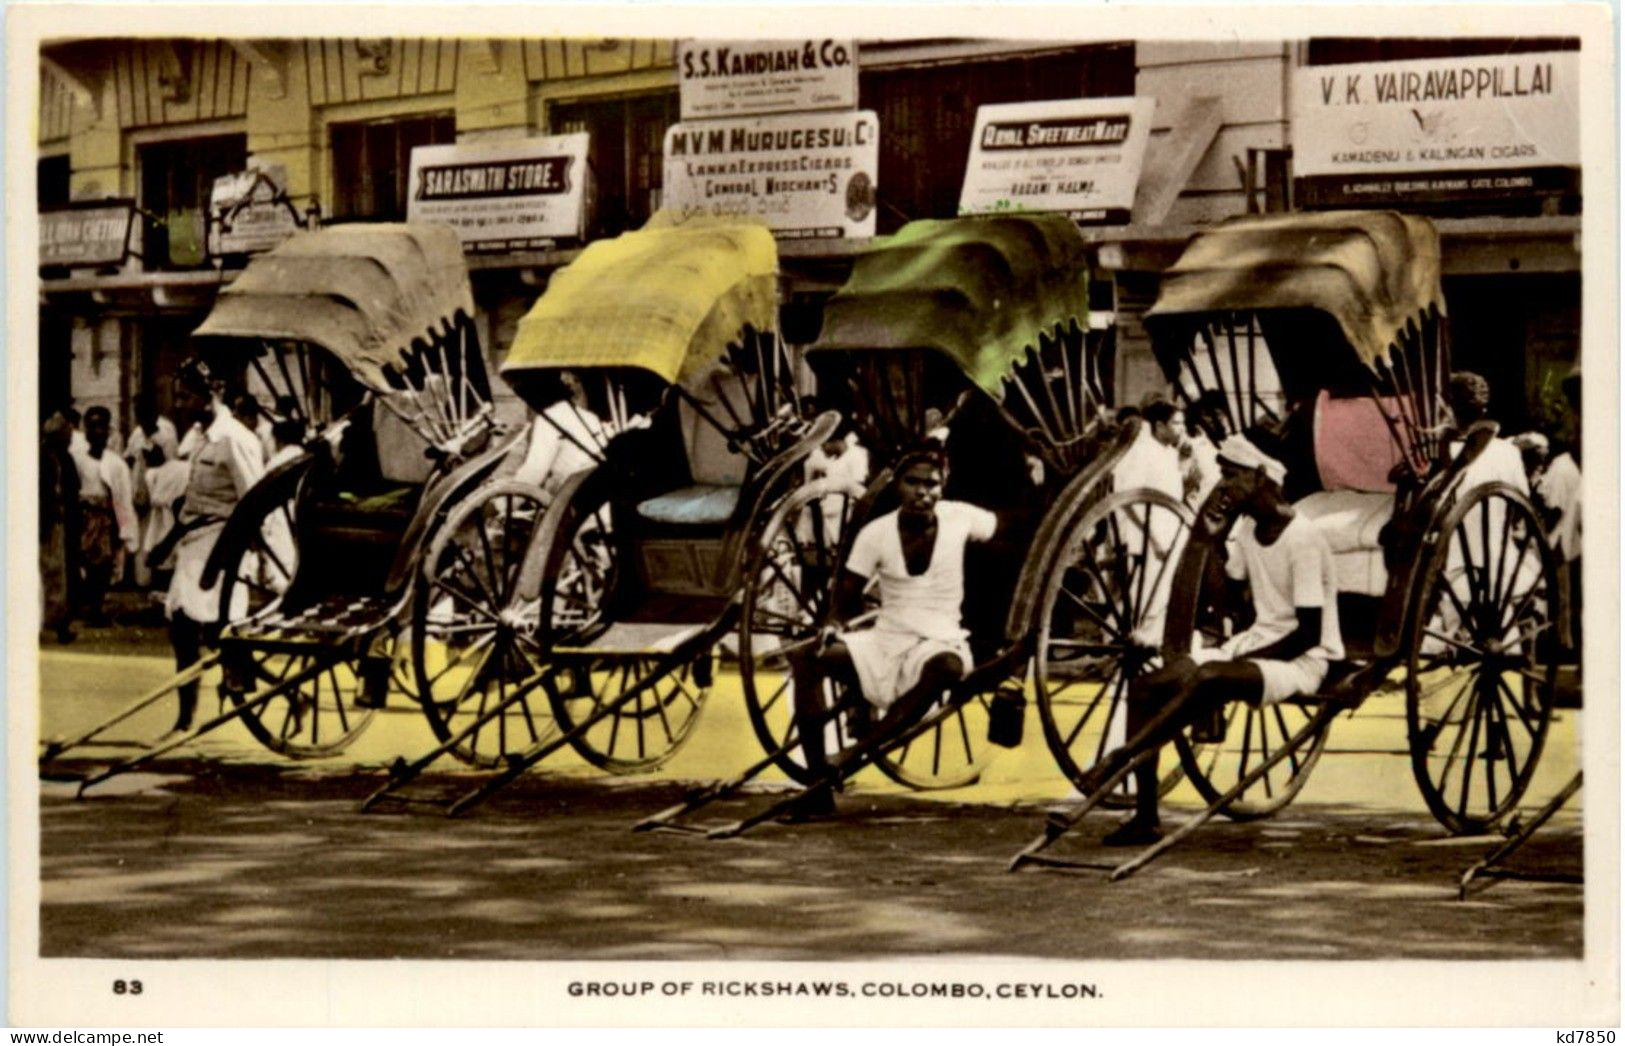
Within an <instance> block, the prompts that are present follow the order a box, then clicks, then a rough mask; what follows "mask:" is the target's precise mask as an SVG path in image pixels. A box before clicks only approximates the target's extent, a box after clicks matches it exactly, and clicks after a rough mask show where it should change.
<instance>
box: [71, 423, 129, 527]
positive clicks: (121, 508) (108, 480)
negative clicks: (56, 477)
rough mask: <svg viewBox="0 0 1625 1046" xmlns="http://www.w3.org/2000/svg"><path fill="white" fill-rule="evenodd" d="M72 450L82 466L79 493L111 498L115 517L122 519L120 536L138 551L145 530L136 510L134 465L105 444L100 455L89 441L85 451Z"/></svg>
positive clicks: (84, 496)
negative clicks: (130, 464)
mask: <svg viewBox="0 0 1625 1046" xmlns="http://www.w3.org/2000/svg"><path fill="white" fill-rule="evenodd" d="M70 453H72V456H73V463H74V465H75V467H77V468H78V470H79V496H80V497H81V498H106V499H107V502H108V505H109V506H111V507H112V509H113V519H114V520H115V521H116V522H117V523H118V536H119V540H120V541H121V542H123V543H124V547H125V548H127V549H129V550H130V551H131V552H134V551H135V550H136V548H137V546H138V545H139V544H140V541H141V534H140V525H139V521H138V519H137V517H136V514H135V498H134V496H133V495H134V490H135V487H134V484H133V482H132V480H131V477H130V466H129V465H127V464H125V462H124V459H123V458H121V457H119V456H118V455H117V454H115V453H114V452H113V449H112V448H111V447H107V448H104V449H103V450H102V456H101V457H100V458H93V457H91V456H90V450H89V445H88V444H87V445H86V449H85V450H84V451H83V452H79V451H73V452H70Z"/></svg>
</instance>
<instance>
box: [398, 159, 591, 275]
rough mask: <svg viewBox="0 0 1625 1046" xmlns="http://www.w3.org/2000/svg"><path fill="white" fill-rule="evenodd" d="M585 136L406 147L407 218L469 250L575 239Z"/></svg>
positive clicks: (578, 232)
mask: <svg viewBox="0 0 1625 1046" xmlns="http://www.w3.org/2000/svg"><path fill="white" fill-rule="evenodd" d="M587 139H588V136H587V135H586V134H585V133H581V134H561V135H554V136H551V137H538V138H521V139H515V140H504V141H495V142H489V143H476V144H469V145H420V146H418V147H417V148H416V149H413V150H412V170H411V192H410V195H409V196H408V199H407V204H406V218H407V221H413V222H440V223H441V224H443V225H449V226H451V227H452V228H454V229H456V230H457V235H458V237H459V238H460V239H461V240H462V241H463V246H464V247H465V248H468V249H474V250H513V249H520V248H525V247H540V246H547V245H550V244H552V243H554V242H556V241H557V240H561V239H574V238H577V237H579V236H580V235H581V222H582V206H583V202H584V201H585V199H586V192H585V188H586V181H587Z"/></svg>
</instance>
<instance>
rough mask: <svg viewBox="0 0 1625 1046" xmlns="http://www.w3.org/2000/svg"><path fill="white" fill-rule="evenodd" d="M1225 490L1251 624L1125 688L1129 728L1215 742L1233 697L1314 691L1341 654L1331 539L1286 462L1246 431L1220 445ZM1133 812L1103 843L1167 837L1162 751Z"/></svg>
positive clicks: (1141, 772) (1110, 762) (1118, 757)
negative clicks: (1291, 491) (1161, 805)
mask: <svg viewBox="0 0 1625 1046" xmlns="http://www.w3.org/2000/svg"><path fill="white" fill-rule="evenodd" d="M1219 465H1220V467H1221V468H1222V469H1223V471H1224V479H1223V480H1221V481H1220V486H1219V493H1220V496H1221V497H1222V498H1223V500H1224V502H1225V503H1226V504H1228V505H1231V506H1234V508H1235V510H1236V511H1237V512H1239V513H1240V517H1241V518H1240V519H1239V520H1238V522H1237V523H1236V525H1235V527H1234V529H1233V530H1232V533H1231V541H1230V543H1229V559H1228V561H1227V562H1226V564H1225V569H1226V573H1227V574H1228V575H1229V577H1230V578H1231V579H1232V580H1235V581H1246V582H1247V584H1248V587H1249V588H1250V589H1251V591H1252V600H1253V610H1254V613H1255V617H1254V620H1253V623H1252V624H1251V625H1249V626H1248V627H1247V628H1246V629H1244V630H1243V631H1241V632H1239V633H1237V634H1236V635H1234V636H1231V637H1230V638H1229V639H1228V640H1226V641H1225V642H1224V643H1223V644H1222V645H1220V646H1219V647H1217V648H1214V649H1201V648H1197V649H1193V650H1192V651H1191V653H1190V654H1189V655H1188V656H1186V657H1181V658H1177V659H1175V660H1174V661H1172V662H1170V663H1169V664H1167V665H1165V666H1163V667H1162V668H1160V669H1158V670H1157V671H1155V672H1152V673H1150V674H1149V675H1146V676H1142V677H1141V678H1139V679H1137V680H1135V681H1134V683H1133V684H1131V686H1130V689H1129V723H1128V733H1129V736H1130V737H1135V738H1140V747H1150V748H1153V749H1155V748H1160V747H1161V746H1162V745H1164V744H1166V743H1167V742H1169V741H1171V740H1173V738H1174V736H1175V735H1176V734H1177V733H1178V732H1179V731H1180V730H1181V729H1183V728H1184V727H1185V726H1187V725H1191V726H1193V733H1194V734H1196V735H1197V738H1198V740H1207V741H1217V740H1220V739H1222V736H1223V730H1224V720H1223V710H1224V706H1225V704H1226V703H1228V702H1230V701H1247V702H1249V703H1256V704H1260V705H1266V706H1267V705H1272V704H1277V703H1279V702H1281V701H1285V700H1287V699H1288V698H1290V697H1294V696H1297V695H1301V694H1313V693H1315V692H1316V691H1317V690H1318V689H1319V688H1320V686H1321V684H1322V683H1323V682H1325V679H1326V673H1327V670H1328V668H1329V667H1330V665H1331V663H1332V662H1333V661H1339V660H1341V659H1342V657H1343V640H1342V632H1341V630H1340V628H1339V626H1338V620H1337V579H1336V571H1335V568H1334V566H1333V561H1332V552H1331V549H1330V547H1328V546H1327V544H1326V539H1325V538H1324V537H1322V536H1321V533H1320V531H1319V530H1318V529H1317V528H1316V527H1315V525H1314V523H1313V522H1311V521H1310V520H1309V519H1307V518H1305V517H1302V516H1299V515H1297V514H1296V513H1295V512H1294V511H1293V508H1292V505H1291V503H1290V502H1288V501H1287V500H1286V497H1285V495H1284V494H1283V493H1282V489H1281V488H1282V483H1283V482H1284V480H1285V478H1286V469H1285V468H1284V467H1283V466H1282V465H1281V463H1280V462H1278V461H1276V460H1275V459H1274V458H1271V457H1269V456H1268V455H1266V454H1264V453H1263V452H1262V451H1260V450H1259V449H1258V448H1257V447H1256V446H1254V445H1253V444H1252V443H1251V442H1250V441H1249V440H1248V439H1247V438H1246V437H1244V436H1240V435H1234V436H1229V437H1227V438H1226V439H1225V441H1224V443H1222V444H1221V445H1220V447H1219ZM1133 755H1134V752H1130V751H1128V750H1127V749H1126V748H1119V749H1116V750H1115V751H1113V752H1111V753H1109V754H1108V756H1107V757H1106V758H1105V759H1103V760H1101V762H1100V764H1099V765H1097V766H1096V767H1095V769H1094V770H1092V771H1091V772H1090V777H1091V778H1092V780H1093V782H1096V783H1095V784H1093V785H1092V786H1091V785H1090V782H1089V781H1086V782H1085V787H1083V788H1082V790H1083V791H1084V793H1085V794H1088V793H1089V792H1091V791H1093V790H1094V789H1095V788H1097V787H1099V783H1102V782H1104V781H1105V780H1106V779H1107V778H1108V777H1110V776H1111V774H1112V773H1114V772H1115V771H1116V770H1117V769H1118V768H1119V767H1121V766H1122V765H1123V763H1124V762H1126V761H1127V760H1128V759H1129V758H1131V757H1132V756H1133ZM1135 775H1136V779H1135V812H1134V815H1133V816H1132V817H1131V818H1130V819H1129V820H1128V821H1126V822H1124V823H1123V824H1122V825H1120V826H1119V827H1118V828H1117V829H1116V830H1115V831H1113V832H1112V833H1111V834H1109V835H1108V836H1106V838H1105V840H1104V842H1105V843H1106V844H1107V845H1111V846H1139V845H1145V844H1148V843H1151V842H1154V841H1156V840H1157V839H1158V838H1160V837H1161V826H1160V821H1159V818H1158V815H1157V780H1158V777H1157V760H1156V757H1155V756H1153V757H1152V758H1151V759H1148V760H1147V761H1146V762H1145V763H1142V764H1141V765H1140V766H1139V767H1138V768H1137V769H1136V771H1135Z"/></svg>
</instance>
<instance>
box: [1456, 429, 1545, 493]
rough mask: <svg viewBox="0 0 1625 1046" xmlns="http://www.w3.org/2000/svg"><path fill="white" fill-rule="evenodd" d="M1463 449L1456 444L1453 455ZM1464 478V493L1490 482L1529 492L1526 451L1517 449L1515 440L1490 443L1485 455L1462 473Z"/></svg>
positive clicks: (1496, 438) (1462, 489) (1497, 438)
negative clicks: (1525, 468)
mask: <svg viewBox="0 0 1625 1046" xmlns="http://www.w3.org/2000/svg"><path fill="white" fill-rule="evenodd" d="M1460 446H1461V444H1460V443H1456V444H1453V445H1452V446H1451V448H1450V450H1451V453H1452V454H1453V453H1455V451H1456V450H1457V449H1458V448H1459V447H1460ZM1461 477H1462V478H1461V490H1460V492H1461V493H1462V494H1466V493H1467V492H1468V491H1470V490H1472V489H1473V488H1474V487H1482V486H1485V485H1487V484H1490V483H1505V484H1506V485H1507V486H1509V487H1512V488H1513V489H1514V490H1516V491H1518V493H1520V494H1528V493H1529V473H1527V472H1525V471H1524V468H1523V452H1522V451H1520V450H1519V449H1518V448H1517V447H1515V446H1513V445H1512V441H1511V440H1508V439H1502V438H1501V437H1500V436H1497V437H1495V438H1494V439H1492V440H1490V442H1489V445H1488V446H1486V447H1485V448H1484V451H1483V453H1481V454H1479V456H1478V457H1476V458H1474V459H1473V462H1472V464H1470V465H1468V466H1467V467H1466V468H1465V469H1463V470H1462V474H1461Z"/></svg>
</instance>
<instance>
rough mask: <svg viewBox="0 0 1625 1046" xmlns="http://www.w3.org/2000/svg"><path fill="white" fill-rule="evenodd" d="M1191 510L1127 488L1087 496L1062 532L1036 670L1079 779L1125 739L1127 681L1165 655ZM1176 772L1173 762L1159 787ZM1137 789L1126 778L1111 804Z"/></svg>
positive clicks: (1043, 709)
mask: <svg viewBox="0 0 1625 1046" xmlns="http://www.w3.org/2000/svg"><path fill="white" fill-rule="evenodd" d="M1192 518H1193V517H1192V514H1191V511H1190V509H1188V508H1186V507H1185V505H1183V504H1182V503H1181V502H1179V501H1178V500H1176V499H1174V498H1171V497H1169V496H1168V495H1166V494H1163V493H1161V492H1159V491H1154V490H1129V491H1121V492H1119V493H1115V494H1110V495H1107V496H1105V497H1096V498H1092V499H1090V500H1089V501H1087V502H1085V503H1084V504H1083V505H1081V506H1080V514H1079V515H1077V516H1076V518H1074V519H1073V520H1071V521H1070V522H1068V523H1067V524H1066V525H1065V526H1064V528H1063V529H1062V530H1061V532H1060V533H1061V538H1060V546H1059V547H1060V553H1059V555H1058V557H1057V558H1056V561H1055V563H1054V567H1053V569H1051V571H1050V573H1049V577H1048V578H1047V579H1046V581H1045V585H1044V593H1043V598H1042V601H1041V603H1040V604H1039V605H1040V607H1041V608H1042V609H1041V614H1040V617H1039V626H1038V627H1039V632H1038V636H1037V644H1036V652H1035V656H1034V659H1033V679H1034V685H1035V688H1036V690H1037V702H1038V718H1039V722H1040V723H1041V724H1042V725H1043V728H1044V740H1045V742H1046V743H1047V744H1048V745H1049V749H1050V753H1051V754H1052V755H1054V757H1055V761H1056V763H1057V764H1058V765H1059V766H1060V768H1061V772H1062V773H1064V774H1065V775H1066V776H1067V778H1068V779H1069V780H1070V781H1071V782H1072V783H1073V784H1074V785H1081V784H1082V783H1083V781H1084V776H1085V774H1087V773H1088V771H1089V770H1090V769H1091V768H1092V767H1093V766H1094V765H1095V764H1096V763H1097V762H1099V761H1100V759H1101V758H1102V757H1103V756H1104V755H1105V754H1106V752H1107V751H1108V750H1110V749H1111V748H1114V747H1117V746H1118V745H1121V744H1122V743H1123V742H1124V741H1126V740H1127V730H1126V721H1127V709H1128V686H1129V683H1131V682H1132V681H1133V680H1134V679H1136V678H1137V677H1139V676H1140V675H1142V674H1144V673H1145V672H1148V671H1150V670H1152V669H1153V668H1155V667H1156V666H1157V665H1158V664H1160V657H1159V655H1158V647H1159V646H1160V644H1161V641H1162V625H1163V617H1164V613H1165V608H1166V606H1167V599H1168V591H1169V588H1170V586H1171V585H1172V582H1173V575H1174V569H1175V565H1176V564H1177V562H1178V559H1179V555H1180V553H1181V551H1182V549H1183V548H1184V545H1185V540H1186V538H1187V537H1188V536H1189V534H1190V527H1191V521H1192ZM1158 546H1160V547H1161V548H1162V554H1161V555H1160V556H1159V555H1157V554H1156V548H1157V547H1158ZM1180 776H1181V774H1180V768H1179V766H1178V764H1177V763H1176V764H1175V765H1174V766H1173V767H1172V768H1170V769H1168V770H1167V771H1166V772H1165V773H1164V774H1163V776H1162V778H1161V781H1160V788H1159V793H1160V794H1163V795H1166V794H1167V793H1168V791H1169V790H1170V789H1172V788H1173V787H1174V786H1175V785H1177V784H1178V783H1179V779H1180ZM1132 788H1133V785H1132V783H1131V782H1124V784H1123V785H1122V786H1120V787H1119V789H1118V790H1117V791H1115V792H1114V793H1113V794H1112V795H1110V796H1108V797H1107V798H1106V800H1105V805H1108V806H1125V805H1130V804H1132V802H1133V797H1134V793H1133V790H1132Z"/></svg>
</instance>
